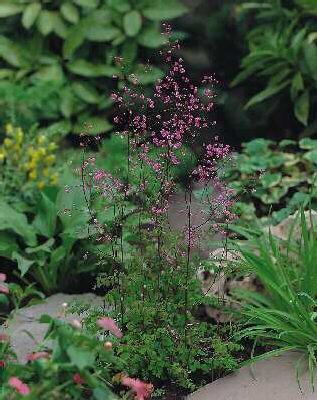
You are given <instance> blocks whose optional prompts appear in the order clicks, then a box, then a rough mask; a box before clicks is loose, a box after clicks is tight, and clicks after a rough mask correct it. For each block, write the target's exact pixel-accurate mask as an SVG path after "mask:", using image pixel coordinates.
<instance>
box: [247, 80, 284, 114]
mask: <svg viewBox="0 0 317 400" xmlns="http://www.w3.org/2000/svg"><path fill="white" fill-rule="evenodd" d="M290 83H291V80H287V81H285V82H282V83H280V84H279V85H276V86H272V87H267V88H266V89H264V90H262V92H260V93H258V94H256V95H255V96H253V97H252V98H251V99H250V100H249V101H248V103H247V104H246V105H245V109H248V108H250V107H252V106H254V105H255V104H258V103H261V102H262V101H264V100H266V99H268V98H270V97H272V96H274V95H275V94H277V93H279V92H280V91H281V90H283V89H284V88H285V87H286V86H288V85H289V84H290Z"/></svg>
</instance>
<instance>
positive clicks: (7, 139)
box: [3, 138, 13, 147]
mask: <svg viewBox="0 0 317 400" xmlns="http://www.w3.org/2000/svg"><path fill="white" fill-rule="evenodd" d="M3 143H4V145H5V147H10V146H12V144H13V142H12V140H11V139H9V138H5V139H4V141H3Z"/></svg>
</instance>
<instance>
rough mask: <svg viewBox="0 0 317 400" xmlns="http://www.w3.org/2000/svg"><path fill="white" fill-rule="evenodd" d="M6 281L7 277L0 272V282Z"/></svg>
mask: <svg viewBox="0 0 317 400" xmlns="http://www.w3.org/2000/svg"><path fill="white" fill-rule="evenodd" d="M6 279H7V275H6V274H3V273H1V272H0V282H5V281H6Z"/></svg>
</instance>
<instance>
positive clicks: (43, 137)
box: [37, 135, 46, 144]
mask: <svg viewBox="0 0 317 400" xmlns="http://www.w3.org/2000/svg"><path fill="white" fill-rule="evenodd" d="M45 141H46V138H45V136H44V135H40V136H39V137H38V138H37V143H38V144H44V143H45Z"/></svg>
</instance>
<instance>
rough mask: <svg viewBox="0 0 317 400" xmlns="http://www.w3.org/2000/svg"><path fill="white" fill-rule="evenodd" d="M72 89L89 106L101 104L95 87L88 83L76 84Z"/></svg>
mask: <svg viewBox="0 0 317 400" xmlns="http://www.w3.org/2000/svg"><path fill="white" fill-rule="evenodd" d="M72 89H73V91H74V93H75V94H76V96H78V97H79V98H80V99H81V100H83V101H85V102H86V103H89V104H97V103H99V100H100V96H99V93H98V92H97V90H96V89H95V87H94V86H92V85H90V84H89V83H87V82H74V83H73V84H72Z"/></svg>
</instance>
